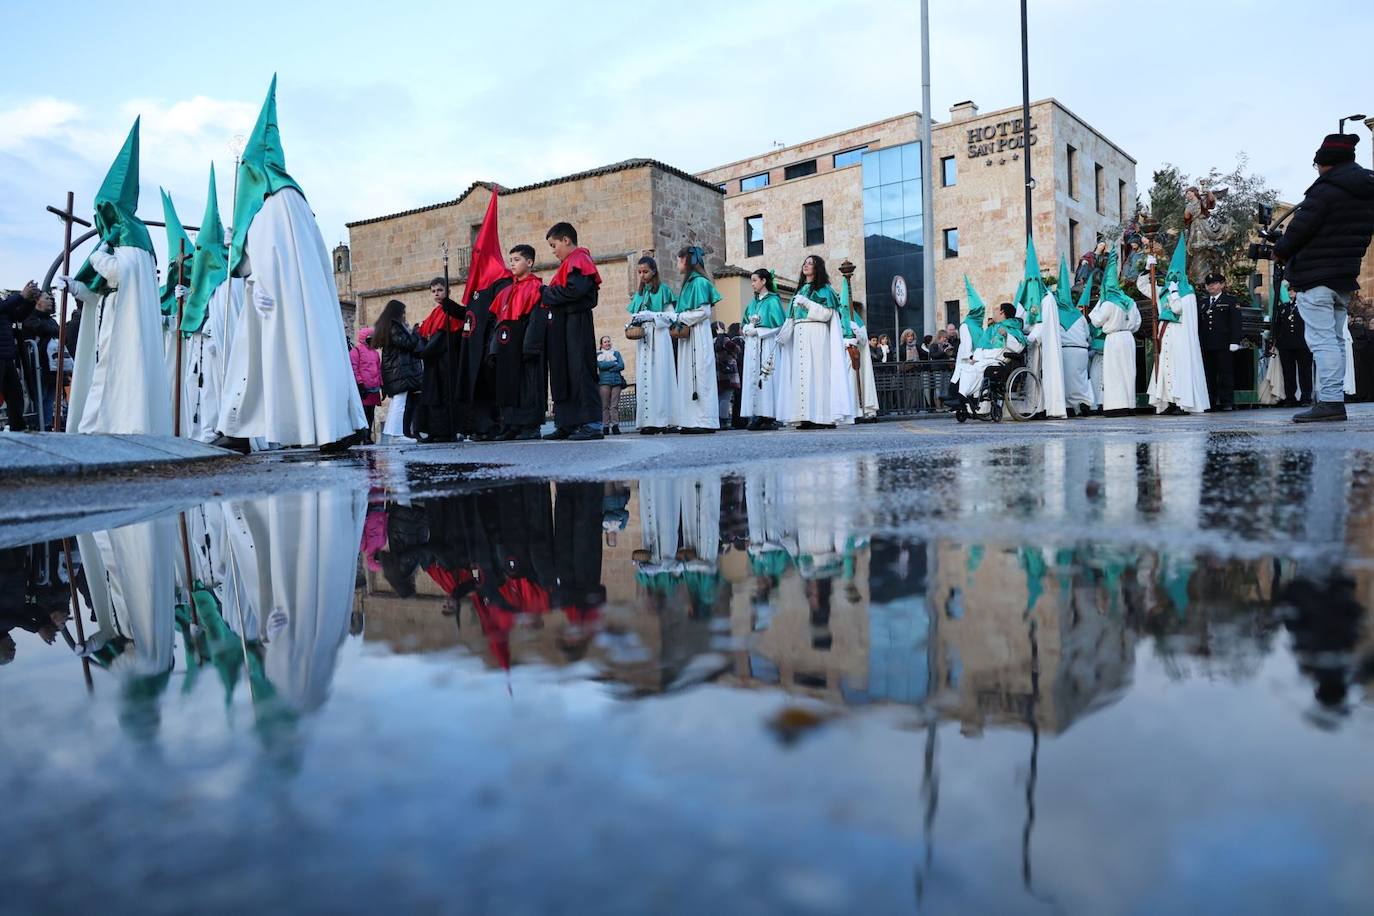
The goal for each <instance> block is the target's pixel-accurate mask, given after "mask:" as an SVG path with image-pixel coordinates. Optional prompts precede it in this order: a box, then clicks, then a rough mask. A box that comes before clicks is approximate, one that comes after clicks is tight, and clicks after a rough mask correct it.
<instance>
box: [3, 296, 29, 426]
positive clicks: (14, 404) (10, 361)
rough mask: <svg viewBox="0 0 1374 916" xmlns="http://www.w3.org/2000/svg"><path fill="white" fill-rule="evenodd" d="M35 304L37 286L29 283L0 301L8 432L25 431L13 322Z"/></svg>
mask: <svg viewBox="0 0 1374 916" xmlns="http://www.w3.org/2000/svg"><path fill="white" fill-rule="evenodd" d="M37 304H38V284H37V283H34V282H33V281H32V280H30V281H29V282H28V283H25V284H24V289H23V290H22V291H20V292H17V293H11V294H10V295H9V296H7V297H6V298H5V299H4V300H2V301H0V388H3V390H4V393H5V412H6V413H7V414H8V415H9V420H10V430H11V431H14V432H20V431H23V430H25V429H28V424H27V423H25V422H24V388H23V386H22V385H21V384H20V382H19V344H18V343H17V342H16V341H15V339H14V325H15V322H18V321H23V320H24V319H25V318H28V317H29V313H30V312H32V311H33V307H34V306H35V305H37Z"/></svg>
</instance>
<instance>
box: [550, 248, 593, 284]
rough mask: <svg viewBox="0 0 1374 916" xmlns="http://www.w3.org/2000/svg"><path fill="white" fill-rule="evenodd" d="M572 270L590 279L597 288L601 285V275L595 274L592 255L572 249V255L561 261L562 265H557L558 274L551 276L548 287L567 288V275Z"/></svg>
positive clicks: (582, 250) (585, 251) (579, 249)
mask: <svg viewBox="0 0 1374 916" xmlns="http://www.w3.org/2000/svg"><path fill="white" fill-rule="evenodd" d="M574 270H576V271H577V272H578V273H580V274H581V275H582V276H584V277H591V278H592V282H593V283H595V284H596V285H597V286H600V285H601V274H599V273H597V272H596V262H595V261H593V260H592V253H591V252H590V251H588V250H587V249H585V248H574V249H573V250H572V253H571V254H569V255H568V256H567V257H566V258H564V259H563V263H562V264H559V265H558V273H556V274H554V275H553V279H552V280H550V281H549V285H550V286H567V285H568V274H570V273H572V272H573V271H574Z"/></svg>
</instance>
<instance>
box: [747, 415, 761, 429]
mask: <svg viewBox="0 0 1374 916" xmlns="http://www.w3.org/2000/svg"><path fill="white" fill-rule="evenodd" d="M744 428H745V429H747V430H748V431H749V432H751V433H756V432H758V431H759V430H760V429H762V428H763V422H762V420H761V418H759V417H754V418H752V419H750V421H749V425H748V426H746V427H744Z"/></svg>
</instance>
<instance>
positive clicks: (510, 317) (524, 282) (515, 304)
mask: <svg viewBox="0 0 1374 916" xmlns="http://www.w3.org/2000/svg"><path fill="white" fill-rule="evenodd" d="M543 286H544V284H543V283H541V282H540V281H539V278H538V277H536V276H535V275H534V274H525V276H524V277H522V278H521V279H519V280H516V281H515V282H514V283H512V284H511V285H510V286H507V287H505V288H504V289H502V290H501V292H499V293H497V294H496V301H495V302H493V303H492V306H491V313H492V315H493V316H495V318H496V320H497V321H519V320H520V319H521V318H524V317H525V316H526V315H528V314H529V313H530V312H532V311H534V307H535V306H536V305H538V304H539V292H540V290H541V289H542V288H543Z"/></svg>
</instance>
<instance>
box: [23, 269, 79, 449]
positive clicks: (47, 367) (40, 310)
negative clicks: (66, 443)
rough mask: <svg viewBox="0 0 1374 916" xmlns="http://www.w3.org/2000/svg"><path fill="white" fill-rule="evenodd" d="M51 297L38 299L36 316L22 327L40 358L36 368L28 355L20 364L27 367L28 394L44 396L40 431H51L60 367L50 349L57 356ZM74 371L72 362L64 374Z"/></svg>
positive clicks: (25, 354) (26, 319)
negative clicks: (36, 393)
mask: <svg viewBox="0 0 1374 916" xmlns="http://www.w3.org/2000/svg"><path fill="white" fill-rule="evenodd" d="M52 309H53V305H52V297H51V296H49V295H48V294H47V293H43V294H42V295H40V296H39V297H38V302H37V303H36V305H35V307H34V310H33V313H32V314H30V315H29V317H27V318H25V319H24V322H23V324H21V325H20V326H19V336H20V339H21V340H23V341H26V342H27V341H30V340H31V341H33V342H34V343H35V344H36V345H37V347H38V358H37V362H36V364H34V365H30V360H29V359H28V358H27V357H28V354H27V351H23V352H21V353H20V361H21V362H22V363H23V365H24V381H25V382H26V383H27V384H28V386H29V391H32V392H40V391H41V392H42V405H41V406H42V411H41V413H40V414H39V418H40V420H41V421H42V422H41V425H40V427H39V428H40V429H51V428H52V409H53V401H54V400H55V397H56V394H57V365H56V360H55V359H54V358H53V357H52V356H51V355H50V354H49V352H48V351H49V349H52V350H53V351H54V353H55V351H56V347H55V345H54V342H55V341H56V340H57V330H58V329H57V319H56V318H54V317H53V316H52ZM70 368H71V361H70V360H68V361H67V363H66V365H65V366H63V370H64V371H63V374H64V375H65V374H66V370H69V369H70Z"/></svg>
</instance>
